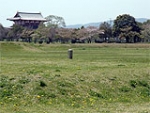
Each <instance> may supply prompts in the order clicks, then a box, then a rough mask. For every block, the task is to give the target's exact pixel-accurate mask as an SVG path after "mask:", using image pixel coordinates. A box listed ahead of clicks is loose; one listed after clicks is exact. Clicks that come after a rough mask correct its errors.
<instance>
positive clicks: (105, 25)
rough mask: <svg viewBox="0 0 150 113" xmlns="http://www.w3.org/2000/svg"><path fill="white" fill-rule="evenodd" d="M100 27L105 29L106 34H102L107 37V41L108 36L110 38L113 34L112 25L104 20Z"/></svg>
mask: <svg viewBox="0 0 150 113" xmlns="http://www.w3.org/2000/svg"><path fill="white" fill-rule="evenodd" d="M99 29H100V30H103V31H104V34H102V35H100V36H101V37H103V38H104V39H105V42H106V41H107V38H108V39H109V38H110V37H111V36H112V28H111V25H110V24H109V23H107V22H103V23H101V24H100V27H99Z"/></svg>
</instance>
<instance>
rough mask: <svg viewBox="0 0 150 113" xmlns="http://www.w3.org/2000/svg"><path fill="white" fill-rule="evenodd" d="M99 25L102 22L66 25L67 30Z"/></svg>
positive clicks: (141, 20) (142, 19) (137, 19)
mask: <svg viewBox="0 0 150 113" xmlns="http://www.w3.org/2000/svg"><path fill="white" fill-rule="evenodd" d="M147 20H148V19H147V18H136V21H137V22H141V23H143V22H146V21H147ZM106 22H108V21H106ZM101 23H102V22H91V23H87V24H75V25H68V26H67V28H81V27H82V26H84V27H88V26H95V27H99V26H100V24H101ZM112 24H113V23H112Z"/></svg>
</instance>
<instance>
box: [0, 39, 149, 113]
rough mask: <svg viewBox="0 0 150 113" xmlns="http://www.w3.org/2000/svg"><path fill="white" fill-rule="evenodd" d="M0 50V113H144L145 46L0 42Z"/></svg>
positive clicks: (146, 83)
mask: <svg viewBox="0 0 150 113" xmlns="http://www.w3.org/2000/svg"><path fill="white" fill-rule="evenodd" d="M70 48H72V49H73V59H72V60H71V59H68V54H67V52H68V49H70ZM0 51H1V52H0V59H1V60H0V72H1V73H0V113H150V44H49V45H46V44H42V45H40V44H28V43H20V42H1V43H0Z"/></svg>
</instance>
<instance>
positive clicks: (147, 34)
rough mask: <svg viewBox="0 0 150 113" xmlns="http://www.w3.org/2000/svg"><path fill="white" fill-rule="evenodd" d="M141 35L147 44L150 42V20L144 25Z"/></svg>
mask: <svg viewBox="0 0 150 113" xmlns="http://www.w3.org/2000/svg"><path fill="white" fill-rule="evenodd" d="M141 34H142V38H143V39H144V41H145V42H150V20H147V22H144V23H143V24H142V32H141Z"/></svg>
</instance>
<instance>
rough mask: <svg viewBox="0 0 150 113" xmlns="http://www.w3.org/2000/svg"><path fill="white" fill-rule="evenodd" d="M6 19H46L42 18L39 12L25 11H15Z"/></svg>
mask: <svg viewBox="0 0 150 113" xmlns="http://www.w3.org/2000/svg"><path fill="white" fill-rule="evenodd" d="M8 20H10V21H13V20H39V21H46V19H45V18H43V16H42V14H41V13H27V12H17V13H16V15H15V16H14V17H13V18H8Z"/></svg>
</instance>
